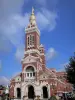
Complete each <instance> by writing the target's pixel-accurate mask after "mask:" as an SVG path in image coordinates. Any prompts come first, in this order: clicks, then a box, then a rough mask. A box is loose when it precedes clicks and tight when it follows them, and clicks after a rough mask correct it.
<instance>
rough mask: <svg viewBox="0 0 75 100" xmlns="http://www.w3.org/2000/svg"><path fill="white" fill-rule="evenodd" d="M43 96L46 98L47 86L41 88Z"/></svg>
mask: <svg viewBox="0 0 75 100" xmlns="http://www.w3.org/2000/svg"><path fill="white" fill-rule="evenodd" d="M42 89H43V98H48V91H47V87H46V86H44V87H43V88H42Z"/></svg>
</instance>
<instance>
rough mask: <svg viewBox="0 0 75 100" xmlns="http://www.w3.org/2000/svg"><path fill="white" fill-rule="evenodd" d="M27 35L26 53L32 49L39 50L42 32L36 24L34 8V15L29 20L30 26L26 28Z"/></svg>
mask: <svg viewBox="0 0 75 100" xmlns="http://www.w3.org/2000/svg"><path fill="white" fill-rule="evenodd" d="M25 33H26V39H25V40H26V41H25V51H27V50H30V49H39V45H40V31H39V29H38V27H37V24H36V17H35V14H34V8H32V13H31V15H30V18H29V25H28V26H27V28H25Z"/></svg>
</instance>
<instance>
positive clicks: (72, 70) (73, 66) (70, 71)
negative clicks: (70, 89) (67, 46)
mask: <svg viewBox="0 0 75 100" xmlns="http://www.w3.org/2000/svg"><path fill="white" fill-rule="evenodd" d="M66 73H67V80H68V82H70V83H71V84H73V86H74V88H75V53H74V56H72V57H71V58H70V60H69V64H68V65H66Z"/></svg>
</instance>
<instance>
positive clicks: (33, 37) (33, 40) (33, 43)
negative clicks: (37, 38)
mask: <svg viewBox="0 0 75 100" xmlns="http://www.w3.org/2000/svg"><path fill="white" fill-rule="evenodd" d="M32 44H34V35H33V36H32Z"/></svg>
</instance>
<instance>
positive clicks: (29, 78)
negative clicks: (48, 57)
mask: <svg viewBox="0 0 75 100" xmlns="http://www.w3.org/2000/svg"><path fill="white" fill-rule="evenodd" d="M25 33H26V36H25V52H24V57H23V59H22V72H21V73H20V74H18V75H17V76H15V77H13V78H12V79H11V81H10V92H9V95H10V97H11V98H13V97H15V98H25V100H28V99H34V98H36V97H37V96H39V97H40V99H44V98H45V99H48V98H50V96H51V95H53V94H54V93H61V92H69V91H71V90H72V86H71V85H70V84H69V83H68V82H67V81H66V79H65V76H66V73H65V72H57V71H56V69H53V68H50V69H48V68H47V67H46V61H45V50H44V46H43V45H42V44H40V31H39V29H38V26H37V24H36V17H35V15H34V9H32V13H31V15H30V19H29V25H28V26H27V28H25Z"/></svg>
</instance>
